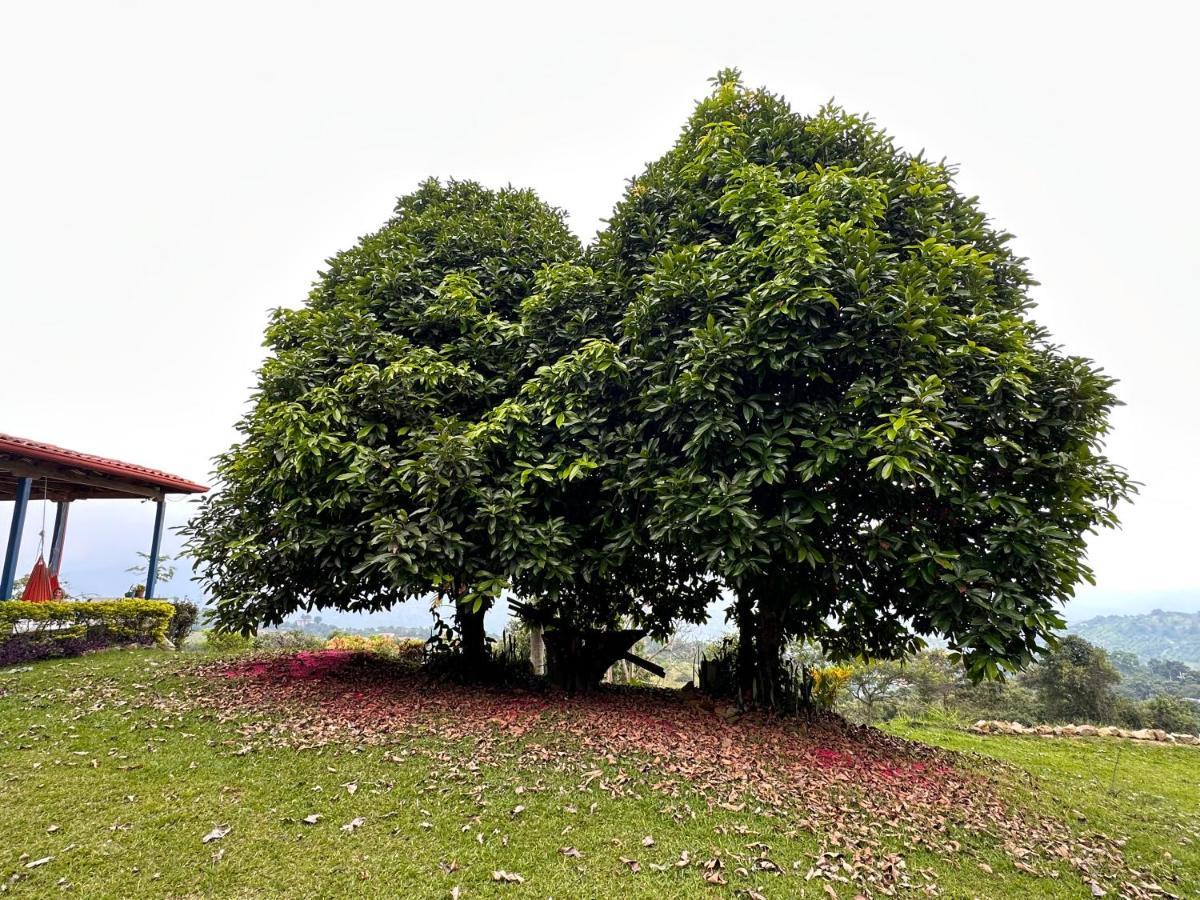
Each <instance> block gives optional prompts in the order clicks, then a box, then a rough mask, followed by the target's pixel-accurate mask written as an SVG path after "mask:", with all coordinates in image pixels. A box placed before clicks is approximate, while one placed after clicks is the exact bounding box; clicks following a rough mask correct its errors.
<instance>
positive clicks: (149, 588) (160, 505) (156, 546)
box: [146, 500, 167, 600]
mask: <svg viewBox="0 0 1200 900" xmlns="http://www.w3.org/2000/svg"><path fill="white" fill-rule="evenodd" d="M154 505H155V510H154V540H152V541H151V542H150V559H149V560H148V562H147V564H146V599H147V600H152V599H154V589H155V588H156V587H158V553H159V551H160V550H161V549H162V533H163V513H165V512H166V509H167V504H166V503H165V502H164V501H162V500H159V501H158V502H157V503H155V504H154Z"/></svg>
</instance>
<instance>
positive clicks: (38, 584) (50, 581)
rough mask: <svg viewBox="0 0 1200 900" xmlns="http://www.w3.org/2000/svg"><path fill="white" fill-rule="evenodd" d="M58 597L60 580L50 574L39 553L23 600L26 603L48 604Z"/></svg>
mask: <svg viewBox="0 0 1200 900" xmlns="http://www.w3.org/2000/svg"><path fill="white" fill-rule="evenodd" d="M57 595H58V579H57V578H55V577H54V576H53V575H51V574H50V570H49V569H48V568H46V561H45V560H44V559H42V554H40V553H39V554H38V558H37V562H35V563H34V564H33V571H32V572H30V573H29V580H28V581H27V582H25V590H24V591H22V592H21V599H22V600H24V601H25V602H26V603H48V602H49V601H51V600H53V599H54V598H55V597H56V596H57Z"/></svg>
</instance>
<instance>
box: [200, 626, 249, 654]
mask: <svg viewBox="0 0 1200 900" xmlns="http://www.w3.org/2000/svg"><path fill="white" fill-rule="evenodd" d="M253 645H254V640H253V638H250V637H247V636H246V635H244V634H240V633H239V632H236V631H206V632H204V646H205V648H207V649H208V650H212V651H214V652H216V653H238V652H240V651H242V650H249V649H250V648H251V647H252V646H253Z"/></svg>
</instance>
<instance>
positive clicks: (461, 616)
mask: <svg viewBox="0 0 1200 900" xmlns="http://www.w3.org/2000/svg"><path fill="white" fill-rule="evenodd" d="M486 611H487V607H486V606H484V605H483V604H480V606H479V609H478V610H476V609H473V608H472V606H471V604H463V603H459V604H457V605H456V606H455V607H454V624H455V626H456V627H457V628H458V636H459V640H461V641H462V655H463V666H464V668H465V669H466V670H467V671H468V672H479V671H481V670H482V669H483V668H484V666H485V664H486V663H487V658H488V653H487V633H486V632H485V631H484V629H483V614H484V613H485V612H486Z"/></svg>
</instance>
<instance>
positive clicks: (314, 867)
mask: <svg viewBox="0 0 1200 900" xmlns="http://www.w3.org/2000/svg"><path fill="white" fill-rule="evenodd" d="M197 656H198V654H190V653H185V654H170V653H164V652H162V651H110V652H105V653H100V654H95V655H92V656H88V657H85V658H82V659H76V660H59V661H51V662H44V663H38V664H34V665H33V666H31V667H18V668H17V669H8V670H0V789H2V796H3V800H4V803H3V817H4V819H3V824H2V827H0V835H2V841H0V878H2V879H3V882H2V886H0V891H4V892H6V893H9V894H12V895H14V896H39V897H41V896H57V895H58V894H59V892H61V891H69V892H70V893H73V894H75V895H78V896H85V897H131V896H138V897H143V896H145V897H158V896H163V897H211V896H220V897H244V898H251V897H276V896H288V897H332V896H354V897H396V896H404V897H451V896H461V897H462V898H473V897H508V896H512V897H557V898H576V897H618V896H619V897H623V898H625V897H628V898H637V897H647V898H651V897H655V898H657V897H681V898H686V897H709V896H743V897H766V898H782V897H814V898H815V897H829V896H835V897H854V896H856V895H857V894H859V893H860V892H862V891H863V890H864V889H863V888H862V886H861V885H860V886H857V887H856V886H854V885H852V884H849V883H844V882H840V881H836V880H828V879H825V878H820V877H819V878H813V879H808V878H806V875H807V874H808V872H809V870H810V869H811V867H812V866H813V863H814V861H815V860H816V859H817V856H818V854H819V853H821V852H822V851H832V852H837V849H836V848H837V846H838V837H837V835H836V834H833V835H831V834H830V833H828V831H827V830H823V828H822V823H810V822H807V821H806V820H805V818H804V811H803V809H795V808H790V807H788V808H784V807H782V806H776V807H773V808H772V807H762V806H758V805H755V804H754V803H748V804H745V805H743V804H738V803H727V804H724V805H722V804H720V803H717V804H714V803H713V802H712V798H711V797H708V798H706V797H704V796H702V795H701V794H700V793H699V792H695V793H693V792H692V791H690V790H689V789H688V788H687V786H686V782H685V784H684V787H683V789H681V790H677V791H665V792H664V791H663V790H662V789H661V785H656V784H655V782H657V781H660V780H661V778H662V777H663V776H662V773H659V772H656V771H655V769H654V765H653V764H650V763H648V762H647V760H645V759H641V760H639V759H635V758H633V757H632V756H612V755H611V754H607V755H606V754H604V752H603V751H600V753H599V755H598V756H597V754H596V753H595V752H594V751H593V749H591V748H587V749H585V748H584V747H583V746H581V744H583V743H586V740H585V739H583V738H581V739H580V741H579V744H580V745H579V746H573V745H572V739H571V738H570V737H569V736H567V737H564V736H563V735H562V734H556V735H553V736H551V735H545V734H540V733H538V732H536V731H530V732H527V733H522V734H505V735H503V736H502V737H496V738H495V739H493V738H492V737H487V736H484V737H482V738H481V735H479V734H466V735H458V736H446V735H445V734H441V733H438V732H436V731H434V730H426V731H421V730H416V731H411V732H404V733H396V734H394V735H391V734H384V735H380V734H378V733H370V732H369V731H368V730H367V729H366V728H364V729H363V730H362V732H361V734H359V735H358V736H357V737H355V736H354V735H353V733H351V736H350V737H348V738H347V737H346V736H345V735H344V734H343V733H342V732H339V733H338V734H339V736H338V738H337V739H336V740H325V741H317V740H313V741H308V740H307V737H306V738H305V740H301V741H298V742H292V743H288V742H286V741H279V740H275V739H274V738H273V737H272V736H273V735H275V734H276V733H277V732H276V731H275V730H273V727H272V723H273V722H275V721H276V720H277V719H279V717H280V715H281V713H280V712H279V711H278V710H269V709H264V710H262V712H261V713H258V714H256V713H255V712H253V710H251V711H247V710H246V709H239V710H225V709H222V708H220V707H219V706H214V705H210V706H207V707H206V706H199V707H196V706H195V705H194V704H189V703H187V702H182V701H183V700H185V699H186V697H187V696H188V695H189V693H190V692H192V691H193V690H194V689H195V687H196V685H197V683H198V682H199V681H200V680H201V679H200V676H198V675H196V674H194V673H192V672H191V671H189V670H188V666H189V665H192V661H194V660H195V659H196V658H197ZM350 696H351V698H353V697H354V696H356V695H354V694H351V695H350ZM297 716H298V721H300V723H301V725H300V726H298V727H307V726H311V733H319V727H318V726H319V723H317V722H316V721H315V720H313V719H312V716H311V715H310V714H309V713H308V712H306V711H303V710H302V711H300V712H299V713H298V714H297ZM321 727H323V726H321ZM898 730H901V731H902V732H903V734H904V735H905V736H906V737H912V738H915V739H917V740H921V741H926V742H929V743H932V744H938V745H941V746H946V747H950V748H952V749H957V750H969V751H975V752H977V753H979V754H983V755H984V756H981V757H972V758H971V760H970V761H969V762H967V765H969V766H972V767H985V763H984V761H983V759H984V757H992V758H996V759H1003V760H1005V761H1006V762H1010V763H1013V764H1014V765H1015V766H1017V767H1020V770H1024V771H1025V772H1028V773H1031V774H1030V775H1028V776H1026V775H1023V774H1021V772H1020V770H1018V769H1008V768H1004V769H1002V770H1001V771H1000V775H999V778H1000V781H1001V785H1002V788H1003V790H1004V791H1006V792H1008V793H1009V794H1010V795H1011V796H1012V797H1013V798H1014V800H1015V801H1017V802H1029V803H1032V804H1036V805H1039V806H1041V807H1043V808H1045V809H1047V810H1049V811H1051V812H1052V813H1053V814H1054V815H1056V816H1059V817H1061V818H1065V819H1067V820H1068V821H1070V822H1071V825H1072V828H1074V829H1075V830H1077V831H1083V830H1087V829H1090V828H1095V829H1098V830H1101V831H1108V832H1110V833H1111V834H1112V835H1113V836H1122V837H1127V838H1128V845H1127V850H1128V852H1129V854H1130V856H1131V857H1132V858H1133V860H1134V861H1135V862H1136V863H1137V864H1138V865H1139V866H1144V865H1149V864H1153V865H1154V867H1155V869H1154V871H1155V872H1156V873H1157V875H1159V876H1160V877H1165V876H1166V875H1168V874H1170V873H1171V872H1174V873H1176V874H1177V875H1178V877H1179V881H1178V882H1177V883H1175V884H1173V885H1168V886H1169V888H1170V890H1171V891H1172V892H1173V893H1175V894H1178V895H1180V896H1196V895H1198V894H1200V877H1198V873H1200V858H1198V856H1197V841H1198V840H1200V836H1198V834H1197V829H1198V827H1200V825H1198V821H1197V813H1198V806H1200V804H1198V803H1197V799H1196V798H1197V796H1198V795H1197V787H1198V785H1197V773H1198V772H1200V752H1197V751H1195V750H1188V749H1184V748H1163V747H1135V746H1131V745H1126V747H1125V749H1123V750H1122V757H1121V760H1120V765H1119V768H1118V773H1117V787H1118V792H1117V794H1116V795H1114V796H1110V795H1109V794H1108V793H1107V791H1108V786H1109V783H1110V777H1111V772H1112V763H1113V761H1114V753H1115V748H1114V747H1112V746H1111V745H1107V744H1106V745H1104V746H1102V745H1101V742H1099V741H1097V742H1094V743H1089V742H1085V741H1054V742H1052V741H1039V740H1036V739H1032V738H1010V737H1004V738H1000V737H976V736H972V735H966V734H961V733H957V732H951V731H937V730H931V729H922V728H916V727H909V728H905V729H898ZM306 734H308V732H306ZM481 746H484V747H486V749H487V752H486V754H481V752H480V749H479V748H480V747H481ZM306 748H307V749H306ZM543 758H544V762H538V760H539V759H543ZM531 760H532V762H531ZM990 768H992V769H995V768H996V767H995V766H994V765H993V766H991V767H990ZM589 769H591V770H592V771H594V772H598V773H600V774H599V775H594V774H592V773H591V772H589V771H588V770H589ZM581 773H582V774H581ZM767 775H768V777H769V775H770V773H767ZM816 799H818V798H814V802H815V800H816ZM1075 811H1078V812H1079V813H1081V814H1082V815H1084V816H1086V818H1087V820H1088V821H1087V822H1086V823H1084V822H1080V821H1078V820H1077V816H1076V814H1075ZM309 817H316V818H315V819H313V821H312V823H311V824H310V823H308V822H306V821H305V820H306V818H309ZM214 829H220V830H221V831H224V830H225V829H228V830H227V832H225V833H224V836H222V837H219V838H218V839H214V840H210V841H208V842H207V843H206V842H204V840H203V839H204V838H205V836H206V835H210V834H212V833H213V832H214ZM882 831H883V829H881V833H882ZM950 836H952V837H954V838H955V840H956V842H959V843H961V852H960V853H958V854H957V855H955V856H952V857H948V856H946V855H945V854H943V853H940V852H935V851H933V850H927V849H921V848H914V847H909V846H898V845H896V843H895V841H894V840H892V839H889V838H882V839H881V841H880V843H879V846H878V847H877V848H875V849H874V852H877V853H878V854H887V853H892V852H899V853H903V863H902V864H903V865H905V866H906V867H907V870H908V872H909V873H910V875H911V876H912V881H913V884H914V889H913V892H914V893H925V892H930V893H931V894H934V895H937V896H948V897H997V896H1022V897H1089V896H1091V891H1090V890H1089V888H1088V887H1087V886H1086V885H1085V884H1084V882H1083V881H1082V880H1081V879H1080V878H1079V877H1078V875H1076V873H1074V872H1073V871H1070V869H1069V867H1068V866H1064V867H1063V870H1062V872H1061V875H1060V877H1045V876H1044V873H1043V874H1042V875H1035V874H1031V873H1030V872H1025V871H1022V870H1021V869H1020V867H1019V866H1017V865H1015V864H1014V858H1013V856H1012V854H1011V853H1010V852H1006V851H1005V850H1004V848H1003V847H1001V846H998V845H997V844H996V842H995V841H994V840H992V839H991V838H989V837H988V836H987V835H983V834H977V833H967V832H963V833H958V832H952V834H951V835H950ZM1167 854H1170V856H1169V857H1168V856H1167ZM764 859H766V860H769V861H770V866H764V865H763V864H762V862H761V861H762V860H764ZM43 860H45V861H44V862H43ZM714 860H719V861H720V866H719V868H718V867H717V866H716V865H715V864H714V863H712V861H714ZM706 862H708V863H710V865H709V868H707V869H706V868H705V866H704V864H705V863H706ZM852 862H855V860H852V859H851V858H850V854H849V852H848V851H847V854H846V865H847V867H849V866H850V865H851V863H852ZM839 864H840V863H839ZM1043 868H1044V867H1043ZM989 870H990V871H989ZM1039 871H1040V869H1039ZM499 872H506V873H513V874H515V875H517V876H519V877H520V878H521V882H520V883H518V882H516V881H513V882H511V883H510V882H505V881H498V880H496V878H497V877H498V876H497V874H496V873H499ZM706 874H708V875H715V876H716V877H715V878H712V880H709V879H706ZM500 877H502V876H500ZM714 882H717V883H714ZM922 888H925V889H926V890H922ZM456 890H457V892H458V893H457V894H455V893H454V892H455V891H456ZM869 893H870V895H872V896H878V895H879V893H878V892H877V891H870V892H869Z"/></svg>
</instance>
